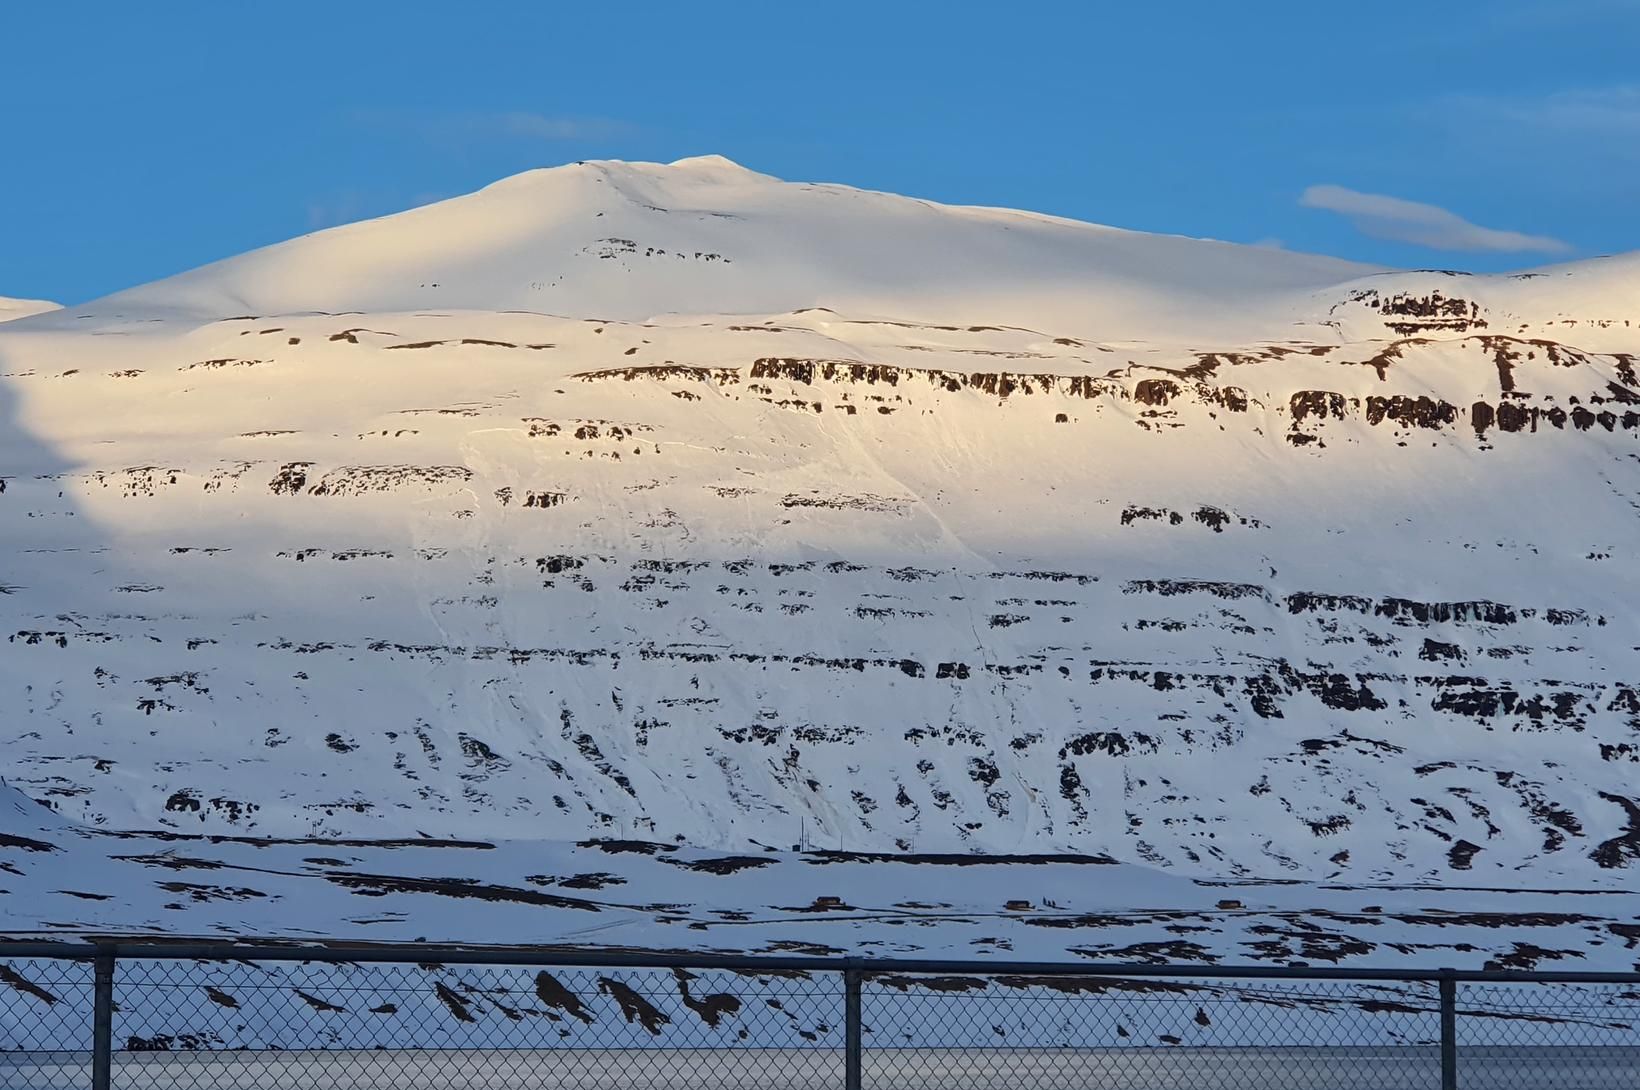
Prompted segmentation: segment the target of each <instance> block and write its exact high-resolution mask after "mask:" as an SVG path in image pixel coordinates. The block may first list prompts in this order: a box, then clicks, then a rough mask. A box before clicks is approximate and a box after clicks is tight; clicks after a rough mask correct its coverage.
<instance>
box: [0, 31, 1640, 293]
mask: <svg viewBox="0 0 1640 1090" xmlns="http://www.w3.org/2000/svg"><path fill="white" fill-rule="evenodd" d="M0 26H3V31H0V34H3V38H4V41H5V49H4V51H3V52H4V62H3V65H0V101H3V102H4V103H5V113H4V121H3V122H0V126H3V128H0V148H3V149H4V154H3V155H0V295H14V296H31V297H45V298H54V299H58V300H60V301H65V302H76V301H81V300H84V299H87V298H91V297H94V296H97V295H100V294H104V293H106V292H109V291H113V290H117V289H119V288H122V287H126V286H129V285H132V284H136V283H141V282H143V281H147V280H152V279H155V278H157V277H160V276H164V275H167V274H170V273H173V272H177V271H180V270H182V269H185V268H189V267H191V266H194V265H197V264H201V263H203V262H206V261H210V260H213V259H215V258H219V257H225V256H228V255H231V254H234V253H238V252H240V251H242V250H246V249H249V248H251V247H255V246H259V245H263V244H266V243H270V242H275V241H278V240H280V239H283V238H287V237H290V236H293V235H297V234H301V233H303V232H306V231H309V230H313V229H315V228H317V227H322V226H328V225H331V224H335V223H340V222H345V221H348V220H352V219H360V218H365V217H369V216H374V215H380V214H383V213H386V212H391V211H396V210H399V209H401V208H405V207H409V206H411V205H413V204H418V203H423V202H425V201H428V200H433V199H437V198H439V197H443V196H450V195H454V194H457V193H461V192H466V191H468V190H471V189H475V188H477V187H479V186H481V185H484V184H486V183H488V182H490V181H493V180H495V179H496V178H499V177H502V176H504V175H507V174H512V173H516V172H517V171H520V170H525V169H528V168H530V167H535V166H544V165H554V164H558V163H563V162H570V161H574V160H576V159H586V158H625V159H655V160H670V159H675V158H680V157H682V156H686V155H695V154H703V153H707V152H717V153H720V154H724V155H727V156H729V157H730V158H733V159H735V160H737V161H739V162H742V163H744V164H745V165H747V166H749V167H752V168H754V169H757V170H762V171H765V172H768V173H771V174H777V175H779V176H781V177H785V178H791V179H801V180H819V181H838V182H845V183H848V184H852V185H858V186H863V187H868V188H873V189H886V190H893V191H896V192H902V193H908V194H913V195H916V196H923V197H930V198H934V199H937V200H944V201H951V202H956V203H964V204H999V205H1008V206H1013V207H1022V208H1029V209H1033V210H1037V211H1043V212H1051V213H1055V214H1058V215H1064V216H1073V217H1076V218H1079V219H1087V220H1093V221H1096V222H1101V223H1110V224H1115V225H1118V226H1122V227H1132V228H1139V229H1143V230H1153V231H1166V232H1175V233H1182V234H1191V235H1201V236H1208V237H1214V238H1224V239H1230V240H1233V241H1240V242H1264V243H1266V244H1269V245H1282V246H1286V247H1288V248H1290V249H1304V250H1313V251H1319V252H1325V253H1332V254H1338V255H1341V256H1346V257H1353V258H1358V259H1362V260H1369V261H1378V262H1383V263H1386V264H1395V265H1406V266H1413V267H1447V268H1469V269H1480V270H1488V269H1501V268H1514V267H1520V266H1525V265H1531V264H1538V263H1542V262H1544V261H1548V260H1558V259H1561V258H1566V257H1580V256H1589V255H1594V254H1599V253H1609V252H1617V251H1622V250H1628V249H1636V248H1640V62H1637V61H1636V59H1635V57H1636V52H1635V51H1636V47H1637V46H1640V0H1485V2H1481V0H1475V2H1470V0H1443V2H1442V3H1439V4H1434V3H1428V2H1427V0H1424V2H1416V3H1412V2H1398V0H1379V2H1377V3H1373V4H1351V5H1343V4H1324V3H1317V2H1315V0H1305V2H1286V0H1270V2H1258V0H1250V2H1248V3H1245V4H1226V3H1217V2H1215V3H1207V2H1168V0H1148V2H1147V3H1142V4H1141V3H1131V2H1124V3H1102V2H1095V0H1086V2H1083V3H1063V4H1060V3H1031V2H1028V0H1025V2H1014V3H994V2H993V3H976V2H969V0H948V2H946V3H931V2H930V3H923V2H915V3H913V2H894V0H876V2H875V3H856V2H854V0H828V2H827V3H823V4H786V3H770V2H763V3H750V2H747V3H727V2H713V0H694V2H691V3H676V2H669V3H648V2H637V0H629V2H626V3H614V2H610V3H603V4H591V3H577V4H567V3H549V2H540V3H530V4H525V3H522V2H519V3H500V2H493V3H473V4H465V5H457V4H452V3H422V2H419V0H396V2H393V3H378V2H369V0H354V2H339V0H328V2H324V3H316V2H309V0H281V2H279V3H277V4H274V3H264V4H248V3H246V4H241V3H221V2H217V0H211V2H209V3H206V2H196V0H174V2H170V3H163V4H131V3H126V2H120V3H115V2H113V0H108V2H101V3H92V2H74V0H62V2H60V3H52V4H39V3H35V4H18V5H14V6H8V7H7V9H6V11H5V13H4V16H3V24H0ZM1409 202H1413V203H1409Z"/></svg>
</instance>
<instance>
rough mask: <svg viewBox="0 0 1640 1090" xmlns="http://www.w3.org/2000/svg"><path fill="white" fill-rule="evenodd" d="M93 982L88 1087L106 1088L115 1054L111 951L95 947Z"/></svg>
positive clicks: (112, 959)
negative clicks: (89, 1081)
mask: <svg viewBox="0 0 1640 1090" xmlns="http://www.w3.org/2000/svg"><path fill="white" fill-rule="evenodd" d="M95 966H96V969H95V972H96V975H95V976H94V977H93V985H92V1010H91V1090H108V1083H109V1079H110V1077H111V1076H112V1062H113V1053H114V951H113V950H112V949H110V948H108V947H101V948H99V949H98V950H97V959H96V962H95Z"/></svg>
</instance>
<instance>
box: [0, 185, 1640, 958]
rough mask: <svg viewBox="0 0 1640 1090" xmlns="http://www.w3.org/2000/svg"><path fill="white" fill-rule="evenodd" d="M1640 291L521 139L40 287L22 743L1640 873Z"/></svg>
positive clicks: (440, 828) (307, 787)
mask: <svg viewBox="0 0 1640 1090" xmlns="http://www.w3.org/2000/svg"><path fill="white" fill-rule="evenodd" d="M1636 322H1640V257H1637V256H1634V255H1630V256H1625V257H1616V258H1609V259H1602V260H1596V261H1589V262H1580V263H1575V264H1570V265H1562V266H1556V267H1551V268H1545V269H1541V270H1537V271H1534V272H1531V273H1524V274H1519V275H1515V276H1496V277H1492V276H1461V275H1456V274H1451V273H1441V272H1428V271H1426V272H1395V271H1388V270H1380V269H1375V268H1370V267H1364V266H1359V265H1353V264H1349V263H1345V262H1340V261H1334V260H1331V259H1326V258H1318V257H1312V256H1306V255H1299V254H1293V253H1287V252H1282V251H1277V250H1270V249H1263V248H1254V247H1244V246H1236V245H1231V244H1227V243H1220V242H1208V241H1199V240H1193V239H1185V238H1175V237H1165V236H1156V235H1147V234H1140V233H1136V232H1130V231H1121V230H1116V229H1112V228H1106V227H1096V226H1092V225H1088V224H1082V223H1075V222H1071V221H1066V220H1062V219H1055V218H1052V217H1047V216H1039V215H1033V214H1029V213H1023V212H1013V211H1002V210H996V209H976V208H955V207H948V206H942V205H937V204H933V203H930V202H927V201H920V200H913V199H909V198H904V197H897V196H891V195H887V194H879V193H869V192H863V191H860V190H855V189H850V188H847V187H843V186H835V185H799V184H791V183H785V182H781V181H778V180H775V179H773V178H769V177H767V176H764V175H760V174H755V173H753V172H751V171H748V170H745V169H743V168H741V167H738V166H736V165H734V164H732V163H729V162H727V161H726V160H723V159H719V158H715V157H711V158H704V159H691V160H684V161H682V162H679V163H674V164H671V165H665V166H662V165H653V164H629V163H615V162H600V163H583V164H576V165H574V166H568V167H563V168H559V169H554V170H544V171H534V172H531V173H528V174H524V175H520V176H518V177H515V178H510V179H507V180H504V181H502V182H499V183H497V184H495V185H493V186H490V187H488V188H487V189H484V190H482V191H480V192H478V193H475V194H472V195H470V196H467V197H461V198H457V199H455V200H451V201H446V202H443V203H441V204H437V205H432V206H429V207H426V208H421V209H417V210H415V211H412V212H407V213H403V214H401V215H397V216H391V217H387V218H385V219H381V220H374V221H370V222H367V223H360V224H353V225H350V226H346V227H340V228H335V229H332V230H328V231H323V232H319V233H316V234H313V235H308V236H304V237H302V238H299V239H295V240H292V241H290V242H287V243H283V244H281V245H278V246H273V247H269V248H267V249H264V250H259V251H256V252H253V253H249V254H245V255H242V256H240V257H236V258H232V259H230V260H227V261H223V262H219V263H217V264H214V265H210V266H206V267H204V268H201V269H198V270H195V271H193V272H190V273H185V274H183V275H181V276H178V277H173V278H171V279H169V280H163V281H159V282H157V283H154V284H149V285H145V286H142V287H138V288H134V289H131V290H129V291H125V292H122V293H119V294H117V295H114V296H110V297H108V298H106V299H102V300H98V301H96V302H93V303H90V304H87V305H84V306H76V307H69V308H66V309H63V310H60V311H54V312H51V313H45V314H39V315H36V316H34V317H30V318H26V319H24V320H21V321H17V322H12V323H8V324H7V325H6V326H5V327H4V328H3V329H0V374H3V378H0V421H3V422H4V423H5V424H6V427H5V428H4V431H3V432H0V436H3V437H0V484H3V485H4V489H3V494H0V534H3V535H4V540H5V543H6V546H7V548H6V565H7V567H6V569H5V571H4V572H0V583H3V587H0V589H3V590H4V591H5V593H4V594H0V611H3V613H4V617H3V622H4V630H5V632H6V634H7V636H8V641H7V642H6V643H5V644H4V645H0V652H3V653H0V693H3V694H4V699H5V706H6V708H7V709H8V715H7V716H6V719H5V721H4V723H3V724H0V732H3V734H0V768H3V770H4V774H5V778H6V782H7V783H8V784H10V785H11V786H13V787H15V788H17V789H19V790H21V791H22V792H24V793H25V794H27V795H29V796H32V797H34V798H36V799H39V800H41V801H43V802H46V803H48V804H50V805H51V806H52V807H53V809H54V810H55V811H56V812H57V814H58V815H59V816H60V818H61V819H63V820H65V821H68V822H71V823H74V824H75V825H79V826H84V827H89V828H92V829H103V830H129V829H158V830H162V831H163V830H172V831H174V832H179V833H191V834H210V835H231V836H250V837H264V838H265V837H274V838H300V837H310V836H314V837H330V838H351V839H355V840H364V839H376V838H420V837H431V838H435V839H438V838H462V839H466V840H475V841H491V840H496V841H502V840H504V841H507V842H509V843H511V844H513V845H514V847H513V848H511V849H509V850H518V851H524V850H525V849H522V848H517V847H516V845H518V844H519V843H520V842H532V841H534V842H539V841H560V842H566V841H581V840H586V839H589V838H596V837H605V838H620V839H623V840H645V841H655V842H663V843H668V844H672V843H681V844H685V845H690V846H693V847H695V848H703V849H717V850H723V851H731V852H741V853H744V852H747V851H756V850H760V849H765V848H768V849H779V850H781V851H789V850H791V849H792V848H794V847H799V848H808V849H826V850H838V849H841V850H844V851H851V852H860V851H870V852H922V853H928V852H984V853H1032V852H1038V853H1040V852H1061V853H1063V852H1069V853H1082V854H1088V855H1096V854H1104V855H1109V856H1110V857H1112V858H1115V859H1118V860H1122V861H1125V862H1132V863H1137V864H1142V865H1144V866H1147V867H1151V868H1171V869H1173V870H1175V871H1177V872H1179V873H1180V874H1181V875H1184V876H1191V877H1211V876H1218V877H1221V878H1237V879H1246V878H1254V877H1261V878H1302V879H1310V880H1326V881H1329V882H1333V883H1348V884H1355V885H1364V884H1370V883H1408V882H1414V883H1425V882H1430V881H1449V880H1461V882H1462V884H1464V885H1466V886H1490V887H1513V886H1519V887H1528V886H1537V887H1557V886H1565V885H1568V884H1570V885H1575V886H1577V887H1579V888H1586V889H1594V890H1598V889H1609V890H1617V889H1620V888H1623V887H1625V886H1628V885H1632V874H1631V872H1630V871H1629V870H1628V868H1629V867H1631V866H1632V865H1633V864H1634V862H1635V860H1636V858H1637V857H1640V794H1637V793H1636V791H1635V789H1634V788H1633V786H1632V782H1633V778H1634V773H1635V766H1636V762H1640V668H1637V663H1636V649H1637V646H1640V630H1637V622H1636V620H1635V609H1634V608H1633V607H1634V605H1635V604H1636V602H1637V601H1640V585H1637V583H1636V580H1635V577H1634V575H1633V572H1634V560H1635V547H1634V545H1633V544H1632V542H1633V541H1634V539H1635V535H1634V528H1635V524H1636V518H1637V517H1640V464H1637V463H1640V448H1637V446H1636V443H1635V438H1636V435H1637V433H1640V378H1637V377H1636V374H1635V358H1636V356H1635V354H1636V353H1637V352H1640V330H1637V329H1636V328H1635V325H1634V323H1636ZM4 820H5V819H4V817H3V816H0V828H4V825H3V822H4ZM73 839H74V842H75V843H77V844H83V843H92V842H94V840H95V838H93V840H92V841H86V840H85V839H84V837H79V836H76V837H75V838H73ZM65 850H67V849H65ZM541 850H542V851H548V850H549V849H547V848H542V849H541ZM550 850H552V851H562V850H567V849H561V848H554V849H550ZM8 851H9V852H11V854H6V853H7V852H8ZM20 852H21V849H16V850H13V849H7V848H6V847H5V846H4V841H0V859H11V858H12V855H16V858H15V859H14V860H13V865H14V866H15V867H17V868H18V869H19V870H20V871H21V872H22V873H23V874H24V878H22V879H19V883H20V885H22V887H23V888H24V889H27V888H30V887H28V885H27V883H28V882H29V881H30V879H28V878H27V875H28V874H29V873H30V868H31V867H33V868H38V867H39V866H40V865H41V864H40V858H41V857H42V856H41V853H35V854H34V855H28V854H26V853H23V854H18V853H20ZM47 854H51V853H47ZM92 869H96V868H92ZM103 869H104V870H105V871H106V870H107V868H103ZM1454 872H1460V873H1458V874H1456V875H1455V874H1454ZM1464 872H1467V873H1464ZM963 873H966V872H963ZM38 881H41V882H43V881H45V879H43V878H41V879H39V880H38ZM52 888H59V887H57V886H53V887H52ZM12 892H13V893H16V892H19V891H18V890H13V891H12ZM33 904H34V902H27V903H24V902H20V901H19V900H18V899H17V898H16V897H10V898H4V899H0V914H3V915H0V920H4V921H6V922H5V923H4V924H0V930H8V929H9V930H37V929H38V926H39V925H40V923H41V922H42V921H44V920H46V919H47V918H48V917H47V916H46V915H44V913H45V911H46V910H45V909H44V908H43V907H40V908H34V907H32V905H33ZM88 911H89V910H88ZM51 912H52V914H51V915H50V916H49V919H50V920H51V921H62V920H63V919H64V914H63V913H62V912H61V911H60V910H58V909H55V908H54V909H52V910H51ZM313 926H317V925H313ZM338 926H339V925H338Z"/></svg>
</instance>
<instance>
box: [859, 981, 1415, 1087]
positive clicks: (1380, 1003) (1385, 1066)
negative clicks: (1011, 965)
mask: <svg viewBox="0 0 1640 1090" xmlns="http://www.w3.org/2000/svg"><path fill="white" fill-rule="evenodd" d="M861 1006H862V1021H863V1022H864V1024H865V1027H866V1037H865V1040H866V1044H867V1046H868V1049H869V1052H868V1054H867V1056H866V1059H865V1062H864V1081H865V1084H866V1085H867V1086H870V1087H874V1088H880V1090H922V1088H925V1087H932V1086H942V1087H943V1086H952V1087H956V1086H960V1087H965V1088H968V1087H972V1088H976V1090H980V1088H993V1087H995V1088H1003V1087H1008V1088H1019V1090H1039V1088H1040V1090H1073V1088H1081V1087H1095V1086H1097V1087H1101V1088H1105V1087H1108V1088H1112V1090H1125V1088H1129V1087H1131V1088H1134V1090H1139V1088H1145V1090H1152V1088H1156V1087H1190V1088H1193V1090H1209V1088H1212V1090H1220V1088H1223V1090H1229V1088H1245V1090H1275V1088H1279V1087H1292V1088H1294V1090H1301V1088H1302V1090H1312V1088H1313V1090H1320V1088H1325V1090H1356V1088H1359V1090H1388V1088H1406V1090H1412V1088H1423V1087H1427V1088H1429V1090H1438V1088H1439V1087H1440V1085H1441V1080H1440V1051H1439V1040H1440V1011H1439V998H1438V995H1437V993H1436V989H1435V987H1434V986H1433V985H1428V984H1416V983H1409V984H1395V985H1384V984H1371V983H1367V984H1361V983H1354V982H1339V981H1326V980H1259V981H1211V980H1182V979H1176V978H1169V979H1140V978H1117V977H1080V978H1078V977H1014V976H1001V977H967V976H962V977H957V976H949V977H912V976H878V977H874V978H868V983H867V987H866V991H865V993H864V996H863V997H862V1002H861Z"/></svg>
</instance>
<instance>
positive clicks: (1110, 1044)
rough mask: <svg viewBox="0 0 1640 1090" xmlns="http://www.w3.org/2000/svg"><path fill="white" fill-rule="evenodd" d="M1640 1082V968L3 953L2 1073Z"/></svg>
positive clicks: (43, 1076)
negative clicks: (1469, 969) (1467, 969)
mask: <svg viewBox="0 0 1640 1090" xmlns="http://www.w3.org/2000/svg"><path fill="white" fill-rule="evenodd" d="M48 955H54V956H48ZM412 959H413V960H412ZM1637 1085H1640V974H1635V975H1632V976H1631V975H1626V974H1570V973H1562V974H1524V973H1501V972H1484V973H1462V972H1421V973H1418V972H1410V973H1399V974H1397V973H1394V972H1385V973H1372V972H1367V971H1362V970H1338V969H1312V968H1302V967H1292V968H1269V967H1258V968H1237V969H1230V968H1224V967H1217V968H1209V967H1195V968H1189V967H1179V966H1166V967H1160V966H1142V967H1139V966H1092V965H1003V964H999V963H996V962H989V963H986V962H978V963H956V964H935V963H929V962H887V961H882V962H871V961H854V960H841V959H817V958H783V959H766V958H721V957H706V956H698V957H697V956H689V955H675V956H673V955H659V954H656V955H639V954H613V953H611V954H604V955H598V954H593V953H588V952H584V951H582V952H575V953H567V952H557V953H545V952H526V951H496V950H482V951H475V950H435V949H431V948H417V949H411V950H390V949H381V948H372V949H368V950H364V949H354V950H341V949H326V948H313V947H307V948H292V947H280V948H268V947H257V948H251V947H242V946H233V947H209V948H206V947H191V948H181V947H158V946H141V947H139V946H132V945H121V946H117V947H102V948H86V947H77V946H61V947H49V948H48V947H46V946H44V945H43V944H9V945H8V944H4V943H0V1088H3V1090H36V1088H38V1090H44V1088H52V1090H57V1088H67V1087H81V1088H83V1087H92V1088H94V1090H102V1088H106V1087H119V1088H122V1090H173V1088H175V1090H194V1088H198V1090H230V1088H232V1090H252V1088H261V1087H281V1088H283V1087H338V1088H347V1090H377V1088H380V1090H420V1088H427V1090H447V1088H456V1087H470V1088H475V1090H479V1088H481V1090H500V1088H503V1087H506V1088H512V1087H554V1088H562V1090H604V1088H608V1090H615V1088H617V1087H619V1088H626V1087H639V1088H649V1087H653V1088H662V1087H667V1088H672V1087H685V1086H691V1087H692V1086H709V1087H715V1088H723V1090H730V1088H742V1087H743V1088H746V1090H753V1088H756V1090H771V1088H787V1087H789V1088H793V1090H797V1088H811V1087H813V1088H819V1087H826V1088H833V1090H867V1088H871V1090H933V1088H937V1087H953V1088H955V1087H961V1088H964V1090H970V1088H972V1090H988V1088H998V1090H1000V1088H1004V1087H1006V1088H1019V1090H1080V1088H1084V1087H1089V1088H1091V1087H1111V1088H1132V1090H1139V1088H1145V1090H1159V1088H1163V1087H1166V1088H1193V1090H1232V1088H1246V1090H1273V1088H1280V1087H1289V1088H1292V1090H1398V1088H1399V1090H1414V1088H1427V1090H1439V1088H1443V1087H1456V1086H1462V1087H1464V1088H1465V1090H1505V1088H1508V1090H1514V1088H1520V1090H1535V1088H1540V1087H1557V1088H1565V1090H1604V1088H1616V1087H1633V1086H1637Z"/></svg>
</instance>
